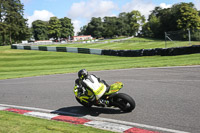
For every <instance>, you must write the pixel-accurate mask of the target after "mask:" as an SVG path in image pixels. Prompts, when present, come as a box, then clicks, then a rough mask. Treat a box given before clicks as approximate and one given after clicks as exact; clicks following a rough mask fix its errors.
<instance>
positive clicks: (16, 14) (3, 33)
mask: <svg viewBox="0 0 200 133" xmlns="http://www.w3.org/2000/svg"><path fill="white" fill-rule="evenodd" d="M23 16H24V11H23V4H21V2H20V0H0V45H5V44H12V43H16V42H19V41H21V40H25V39H26V38H27V37H29V36H30V31H29V29H28V25H27V20H26V19H24V18H23Z"/></svg>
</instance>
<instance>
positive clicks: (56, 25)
mask: <svg viewBox="0 0 200 133" xmlns="http://www.w3.org/2000/svg"><path fill="white" fill-rule="evenodd" d="M32 33H33V37H34V38H35V40H49V39H50V38H52V39H53V40H58V39H66V38H67V39H68V38H69V37H72V36H74V27H73V24H72V22H71V19H69V18H67V17H64V18H61V19H58V18H57V17H51V18H50V20H49V21H42V20H36V21H34V22H33V23H32Z"/></svg>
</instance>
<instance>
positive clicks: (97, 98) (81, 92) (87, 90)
mask: <svg viewBox="0 0 200 133" xmlns="http://www.w3.org/2000/svg"><path fill="white" fill-rule="evenodd" d="M78 77H79V78H78V79H76V81H75V88H77V90H78V97H81V96H87V97H88V101H89V102H97V103H98V104H100V105H103V106H104V105H108V104H109V101H108V100H103V99H101V97H102V96H103V95H104V93H105V92H106V91H108V88H109V85H108V84H107V83H106V82H105V81H104V80H100V78H98V77H96V76H95V75H93V74H88V72H87V70H86V69H81V70H80V71H79V72H78Z"/></svg>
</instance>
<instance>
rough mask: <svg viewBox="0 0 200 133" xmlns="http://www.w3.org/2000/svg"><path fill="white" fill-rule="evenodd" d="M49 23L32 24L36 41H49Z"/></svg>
mask: <svg viewBox="0 0 200 133" xmlns="http://www.w3.org/2000/svg"><path fill="white" fill-rule="evenodd" d="M47 26H48V22H46V21H42V20H36V21H34V22H33V23H32V31H33V36H34V38H35V40H48V27H47Z"/></svg>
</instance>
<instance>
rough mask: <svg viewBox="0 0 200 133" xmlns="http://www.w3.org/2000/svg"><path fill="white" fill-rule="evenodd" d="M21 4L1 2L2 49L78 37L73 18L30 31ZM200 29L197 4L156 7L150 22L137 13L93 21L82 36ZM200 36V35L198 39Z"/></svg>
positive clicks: (38, 22) (160, 33)
mask: <svg viewBox="0 0 200 133" xmlns="http://www.w3.org/2000/svg"><path fill="white" fill-rule="evenodd" d="M23 7H24V5H23V4H22V3H21V2H20V0H0V45H7V44H12V43H18V42H21V41H22V40H27V39H30V38H31V37H33V38H34V39H35V40H49V39H50V38H52V39H54V40H58V38H61V39H62V38H68V37H69V36H70V37H71V36H73V35H74V31H73V30H74V27H73V24H72V22H71V19H70V18H67V17H64V18H60V19H58V18H57V17H51V18H50V20H49V21H42V20H36V21H34V22H33V23H32V27H31V28H28V24H27V19H25V18H24V9H23ZM188 29H190V30H193V31H195V29H200V11H198V10H197V9H196V8H195V6H194V4H193V3H184V2H182V3H178V4H174V5H173V6H172V7H170V8H165V9H162V8H161V7H155V9H154V10H152V11H151V14H150V15H149V16H148V19H147V20H146V19H145V17H144V15H141V13H140V12H139V11H137V10H133V11H131V12H122V13H120V14H119V15H118V16H115V17H108V16H106V17H104V18H101V17H92V18H91V20H90V22H89V23H88V24H87V25H85V26H83V27H81V29H80V32H78V35H92V36H93V37H95V38H102V37H103V38H112V37H115V36H142V37H150V38H162V39H163V38H164V33H165V32H168V31H177V30H183V31H187V30H188ZM197 37H199V34H196V38H197Z"/></svg>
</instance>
